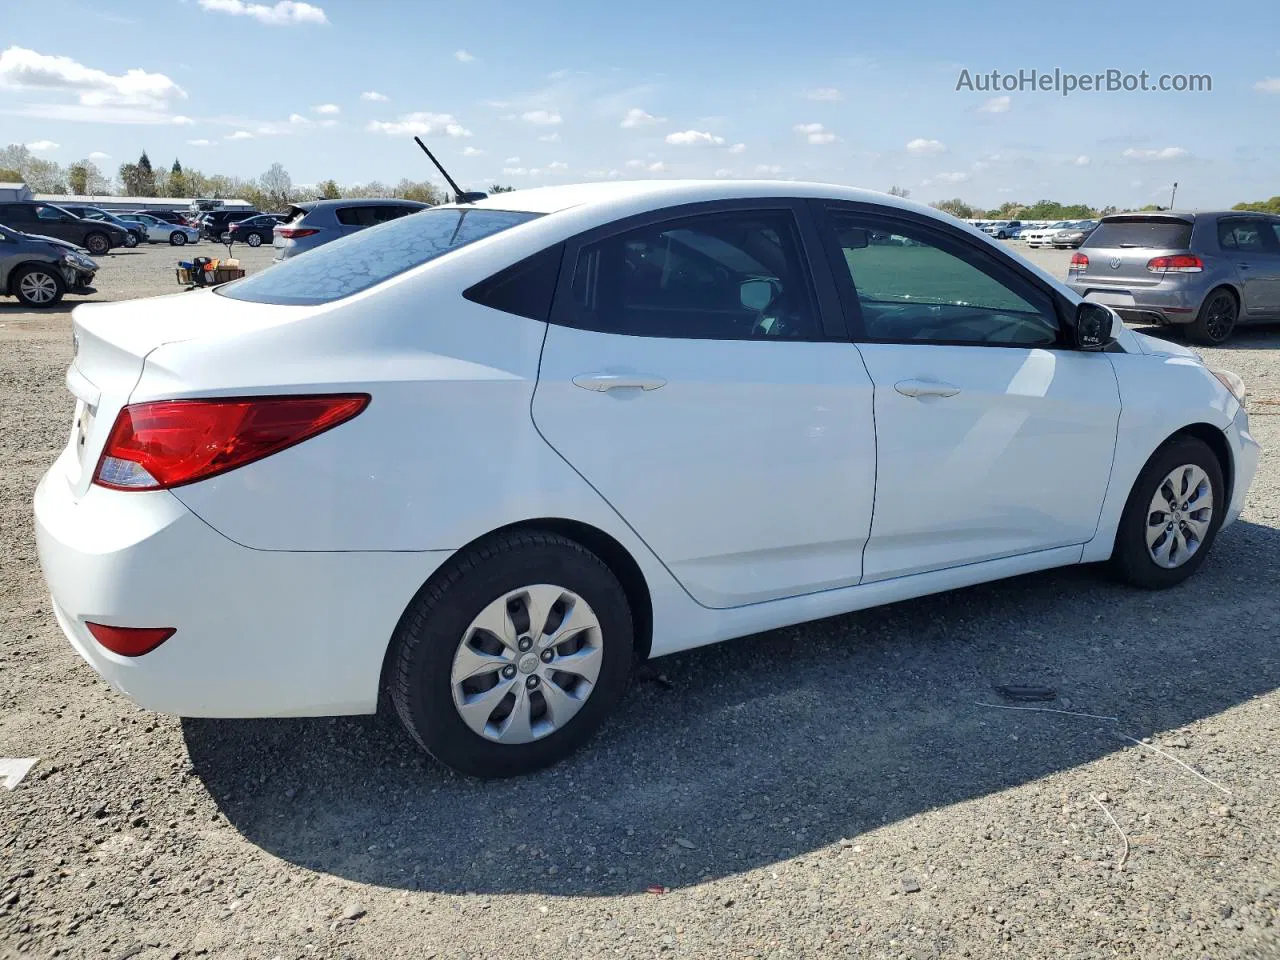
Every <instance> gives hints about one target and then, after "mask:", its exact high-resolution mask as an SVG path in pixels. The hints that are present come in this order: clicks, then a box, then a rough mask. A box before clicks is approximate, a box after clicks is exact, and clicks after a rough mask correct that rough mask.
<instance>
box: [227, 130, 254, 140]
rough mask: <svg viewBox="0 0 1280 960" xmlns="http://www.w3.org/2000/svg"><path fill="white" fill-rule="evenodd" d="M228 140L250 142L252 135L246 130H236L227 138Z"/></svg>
mask: <svg viewBox="0 0 1280 960" xmlns="http://www.w3.org/2000/svg"><path fill="white" fill-rule="evenodd" d="M227 139H228V140H252V139H253V134H252V133H250V132H249V131H248V130H237V131H236V132H235V133H233V134H231V135H230V136H228V137H227Z"/></svg>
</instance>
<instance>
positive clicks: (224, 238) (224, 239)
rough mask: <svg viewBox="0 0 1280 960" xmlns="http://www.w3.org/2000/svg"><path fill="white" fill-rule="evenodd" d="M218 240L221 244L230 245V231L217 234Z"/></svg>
mask: <svg viewBox="0 0 1280 960" xmlns="http://www.w3.org/2000/svg"><path fill="white" fill-rule="evenodd" d="M218 239H219V240H220V241H221V242H223V243H230V242H231V231H230V230H223V231H222V232H221V233H220V234H218Z"/></svg>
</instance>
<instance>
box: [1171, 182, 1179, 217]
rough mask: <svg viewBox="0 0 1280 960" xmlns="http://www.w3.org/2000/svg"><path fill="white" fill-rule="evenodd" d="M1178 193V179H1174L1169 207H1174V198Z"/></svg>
mask: <svg viewBox="0 0 1280 960" xmlns="http://www.w3.org/2000/svg"><path fill="white" fill-rule="evenodd" d="M1177 195H1178V181H1177V180H1175V181H1173V192H1172V193H1170V194H1169V209H1170V210H1172V209H1173V198H1174V197H1176V196H1177Z"/></svg>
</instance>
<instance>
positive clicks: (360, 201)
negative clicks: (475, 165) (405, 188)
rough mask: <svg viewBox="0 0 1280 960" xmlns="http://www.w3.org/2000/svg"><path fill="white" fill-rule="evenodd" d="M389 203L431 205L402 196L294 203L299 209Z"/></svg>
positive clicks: (416, 205) (307, 209) (417, 205)
mask: <svg viewBox="0 0 1280 960" xmlns="http://www.w3.org/2000/svg"><path fill="white" fill-rule="evenodd" d="M387 204H392V205H393V206H405V207H429V206H430V204H429V203H421V202H419V201H417V200H405V199H403V198H401V197H352V198H351V199H350V200H304V201H302V202H301V203H295V204H292V206H294V207H297V208H298V209H299V210H306V211H307V212H310V211H312V210H325V209H328V208H330V207H385V206H386V205H387Z"/></svg>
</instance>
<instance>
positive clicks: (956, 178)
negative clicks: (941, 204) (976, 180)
mask: <svg viewBox="0 0 1280 960" xmlns="http://www.w3.org/2000/svg"><path fill="white" fill-rule="evenodd" d="M934 179H936V180H937V181H938V182H939V183H964V182H965V181H966V180H968V179H969V175H968V174H967V173H961V172H959V171H956V172H955V173H940V174H938V175H937V177H935V178H934Z"/></svg>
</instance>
